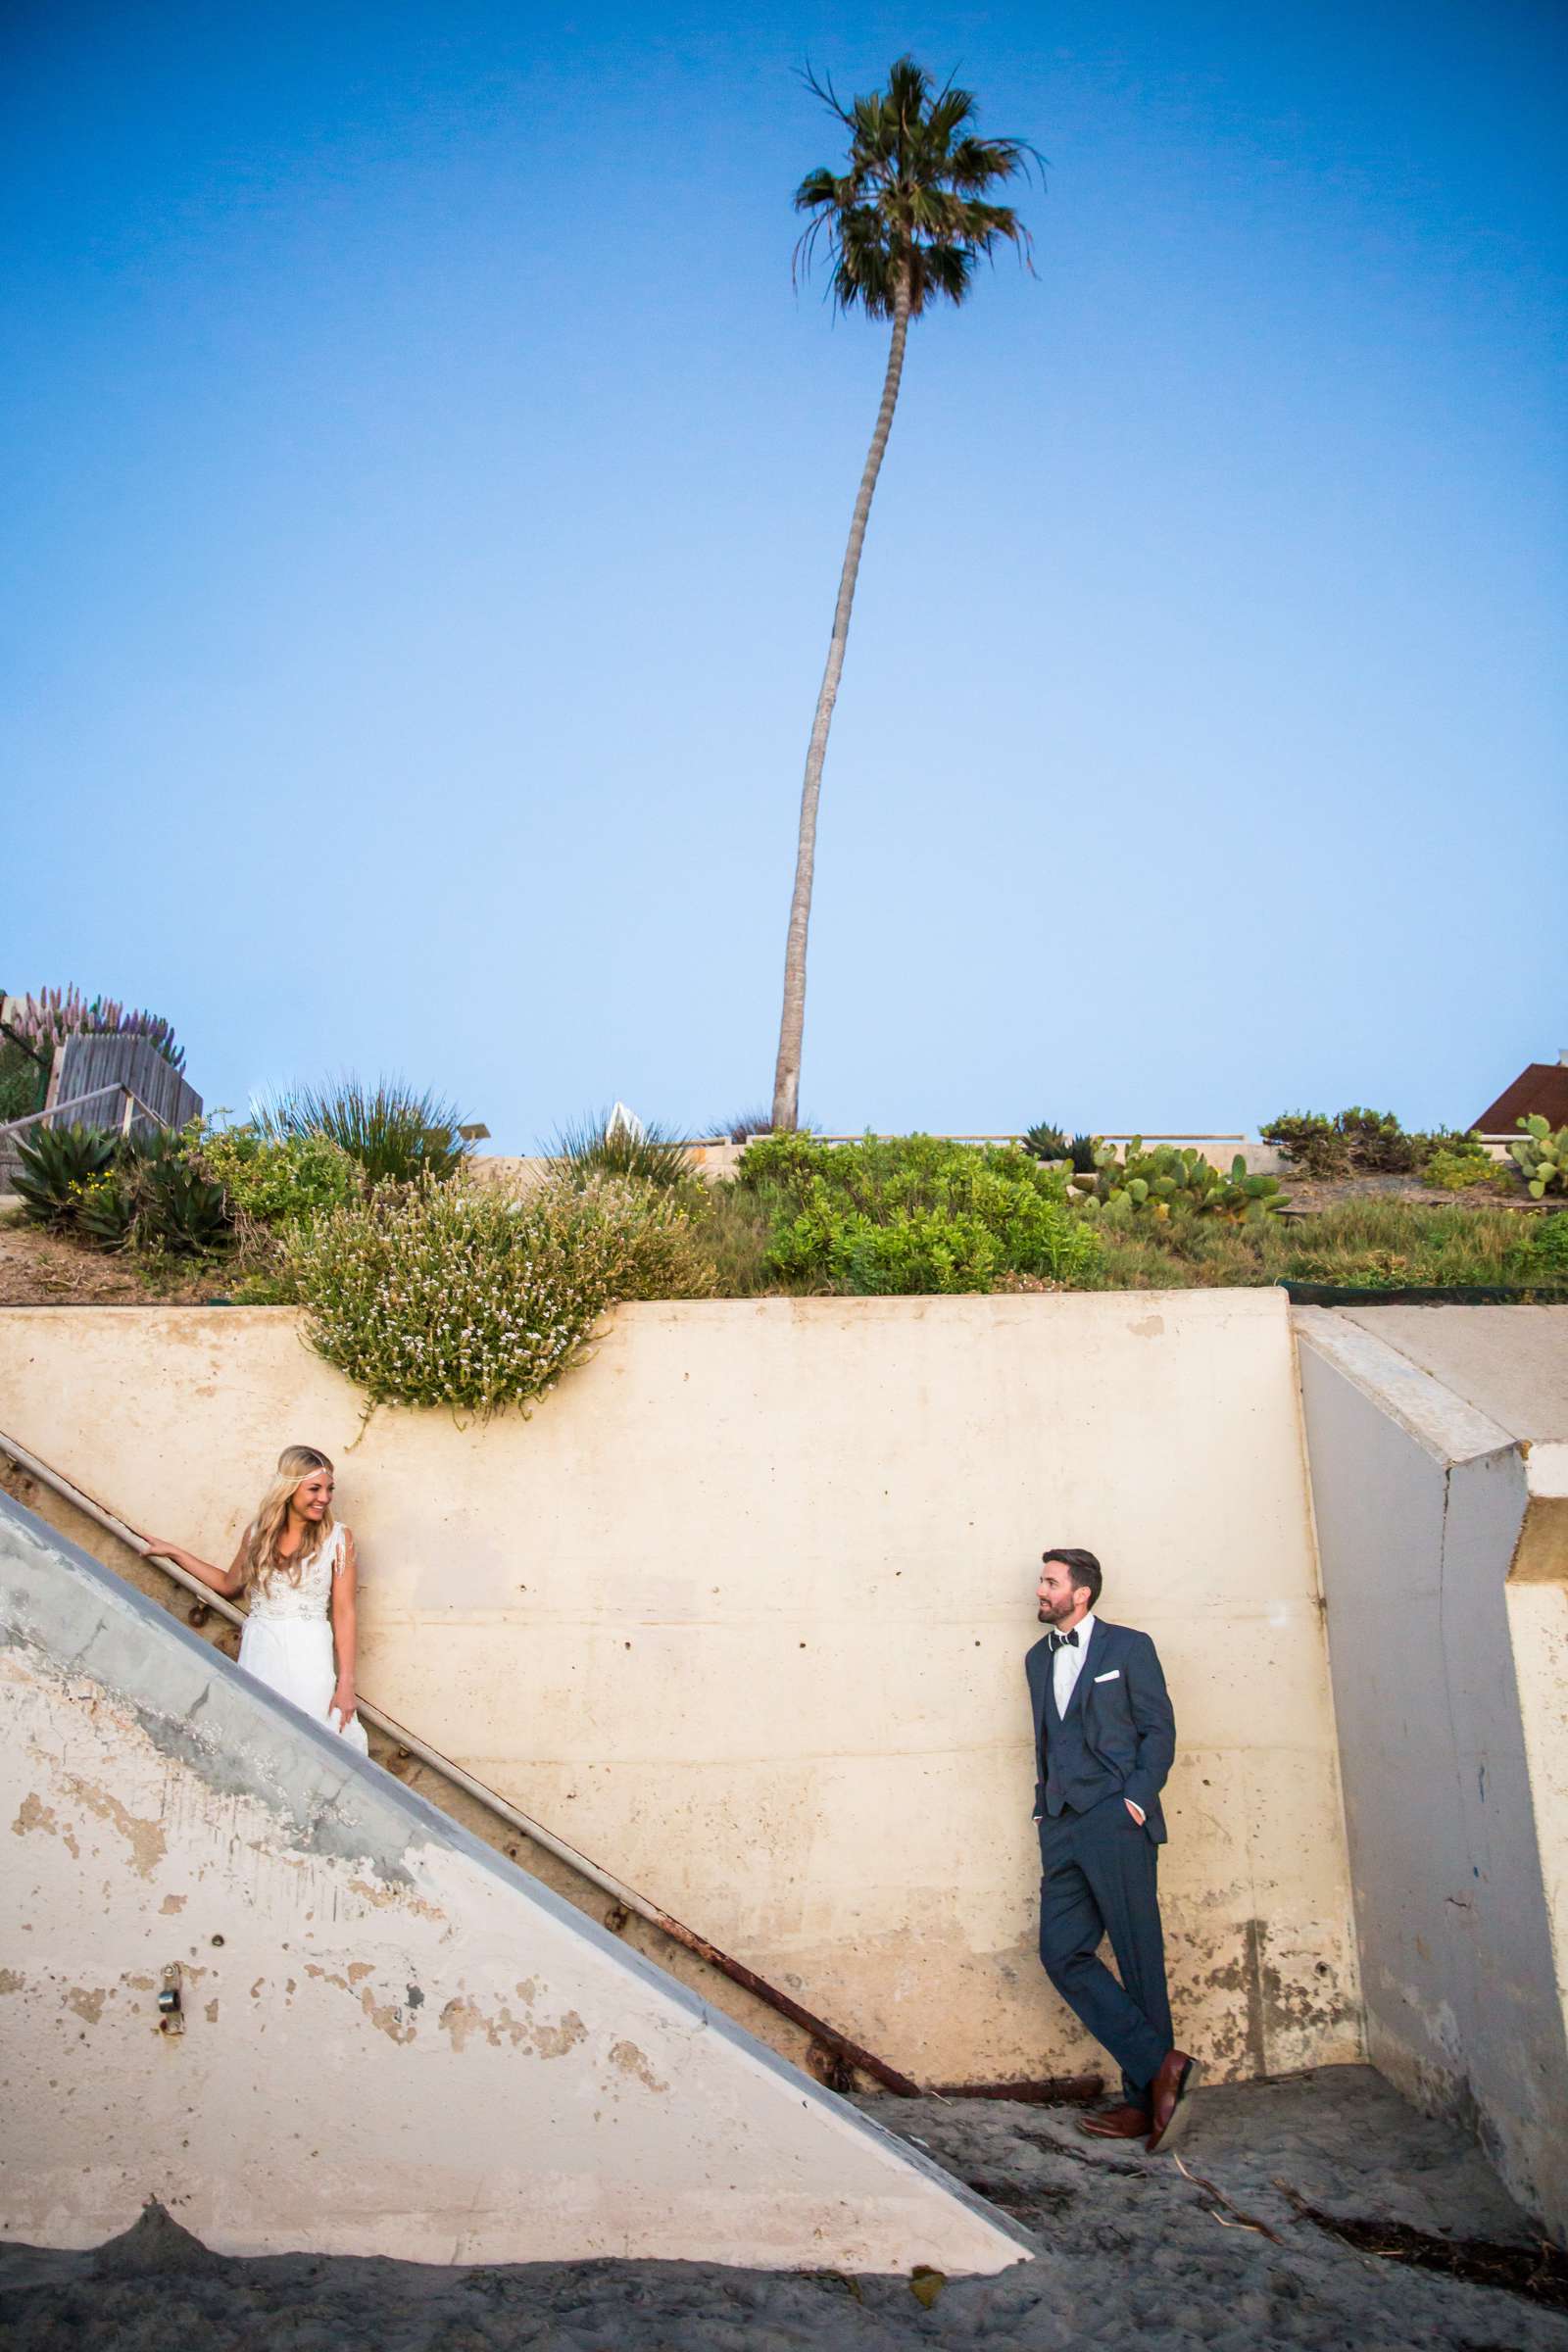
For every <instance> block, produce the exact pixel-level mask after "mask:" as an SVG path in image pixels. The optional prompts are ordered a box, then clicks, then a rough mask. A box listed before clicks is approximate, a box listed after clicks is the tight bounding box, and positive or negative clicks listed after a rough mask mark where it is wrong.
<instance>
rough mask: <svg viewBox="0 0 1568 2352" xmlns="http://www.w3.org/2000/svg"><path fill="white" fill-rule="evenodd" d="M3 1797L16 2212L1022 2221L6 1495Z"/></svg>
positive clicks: (990, 2234) (467, 2229)
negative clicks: (162, 2001) (173, 1990)
mask: <svg viewBox="0 0 1568 2352" xmlns="http://www.w3.org/2000/svg"><path fill="white" fill-rule="evenodd" d="M0 1820H3V1821H4V1822H5V1824H6V1825H7V1826H8V1828H9V1831H10V1832H11V1835H9V1836H8V1837H7V1838H6V1843H7V1846H8V1848H9V1849H10V1851H9V1853H8V1856H7V1861H6V1873H5V1881H6V1908H5V1920H4V1942H3V1948H0V2088H3V2097H4V2105H5V2110H6V2113H7V2116H8V2118H9V2128H8V2130H7V2131H6V2133H5V2135H4V2140H3V2143H0V2230H3V2231H4V2233H5V2234H8V2235H11V2236H15V2237H19V2238H23V2239H25V2240H27V2241H29V2242H32V2243H37V2244H46V2245H61V2246H85V2245H92V2244H95V2243H97V2242H99V2241H100V2240H101V2239H103V2238H105V2237H108V2236H111V2235H114V2234H116V2233H118V2232H119V2231H121V2230H123V2229H126V2228H128V2227H129V2225H130V2224H131V2223H132V2222H133V2221H134V2220H135V2218H136V2215H137V2213H138V2211H139V2210H140V2207H141V2205H142V2203H143V2201H144V2200H145V2199H146V2198H147V2197H149V2196H157V2197H158V2198H159V2199H160V2200H161V2201H162V2202H163V2203H164V2204H165V2205H166V2206H167V2207H168V2208H169V2209H170V2211H171V2212H172V2213H173V2214H174V2215H175V2216H176V2218H177V2219H178V2220H179V2221H180V2222H181V2223H182V2224H183V2225H184V2226H185V2227H186V2228H187V2229H193V2230H194V2231H196V2232H197V2234H198V2235H199V2236H200V2237H201V2238H202V2239H203V2240H204V2241H205V2242H206V2243H207V2244H208V2245H210V2246H213V2247H215V2248H217V2249H218V2250H220V2251H223V2252H228V2253H239V2254H252V2253H268V2252H276V2251H282V2250H285V2249H299V2250H304V2251H320V2252H326V2253H335V2252H346V2253H354V2254H387V2255H397V2256H400V2257H402V2258H404V2259H412V2260H417V2261H425V2262H466V2261H474V2262H519V2261H536V2260H587V2259H592V2258H597V2257H602V2256H648V2257H666V2258H676V2257H687V2258H692V2259H700V2260H709V2261H717V2262H733V2263H744V2264H748V2265H752V2264H756V2265H766V2266H777V2267H789V2268H793V2267H797V2266H809V2267H810V2268H812V2269H839V2270H849V2271H853V2270H877V2271H904V2270H907V2269H909V2268H911V2267H912V2266H913V2265H914V2264H916V2263H921V2262H925V2263H930V2264H932V2265H934V2266H935V2267H936V2268H938V2269H942V2270H951V2271H978V2272H992V2271H997V2270H1000V2269H1002V2268H1004V2267H1005V2266H1006V2265H1007V2264H1009V2263H1011V2262H1014V2261H1017V2260H1019V2259H1021V2258H1022V2256H1023V2255H1024V2254H1025V2253H1026V2252H1028V2251H1030V2250H1032V2249H1030V2248H1029V2246H1028V2243H1027V2241H1026V2240H1024V2239H1023V2238H1022V2237H1021V2236H1020V2234H1019V2233H1018V2232H1017V2231H1015V2230H1014V2229H1012V2228H1011V2226H1010V2225H1009V2224H1007V2223H1006V2222H1005V2221H1004V2220H1003V2219H1002V2218H1001V2217H1000V2216H998V2215H995V2214H993V2213H992V2212H991V2210H990V2209H989V2208H988V2207H984V2206H982V2205H981V2204H980V2203H979V2201H978V2200H977V2199H975V2198H973V2197H971V2196H969V2195H968V2193H967V2192H966V2191H964V2190H962V2189H960V2188H959V2187H957V2186H956V2183H954V2182H952V2181H951V2180H948V2179H947V2177H946V2176H945V2175H942V2174H939V2173H938V2172H937V2171H936V2170H935V2168H934V2167H932V2166H929V2165H926V2164H923V2163H922V2162H921V2160H920V2159H919V2158H918V2157H917V2156H915V2155H913V2154H912V2152H911V2151H910V2150H909V2149H908V2148H907V2147H905V2146H904V2145H903V2144H902V2143H901V2142H898V2141H896V2140H894V2139H892V2138H890V2137H889V2136H888V2135H887V2134H886V2133H884V2132H882V2131H878V2130H877V2129H876V2128H875V2127H874V2126H872V2125H870V2124H868V2123H866V2122H865V2121H864V2119H863V2118H861V2117H860V2116H858V2114H857V2113H856V2112H855V2111H854V2110H853V2109H852V2108H850V2107H848V2106H846V2105H845V2104H844V2102H842V2101H841V2100H838V2099H835V2098H834V2097H833V2096H832V2095H831V2094H830V2093H828V2092H825V2091H821V2090H819V2089H818V2088H817V2087H816V2085H815V2084H813V2083H811V2082H808V2081H807V2079H806V2078H805V2077H804V2076H802V2075H799V2074H797V2073H796V2072H795V2071H794V2070H793V2069H791V2068H788V2067H786V2066H784V2065H783V2064H781V2062H780V2061H778V2060H777V2059H775V2058H774V2057H773V2056H772V2055H771V2054H770V2053H769V2052H767V2051H765V2050H763V2049H762V2048H760V2045H759V2044H757V2043H755V2042H753V2041H751V2040H750V2039H749V2038H748V2037H747V2036H746V2035H745V2034H742V2033H740V2032H739V2030H738V2029H737V2028H735V2027H733V2026H732V2025H730V2024H729V2023H728V2021H727V2020H725V2019H723V2018H721V2017H719V2016H717V2015H716V2014H715V2013H713V2012H712V2011H711V2010H709V2009H707V2008H706V2007H705V2006H704V2005H703V2003H702V2002H700V2001H698V2000H697V1999H696V1998H695V1997H694V1996H693V1995H692V1994H690V1993H689V1992H686V1991H685V1990H684V1989H683V1988H682V1987H680V1986H679V1985H675V1984H673V1983H672V1982H671V1981H670V1980H669V1979H668V1978H665V1977H662V1975H660V1973H659V1972H658V1971H657V1970H654V1969H652V1968H650V1967H649V1966H648V1965H647V1963H646V1962H643V1961H640V1960H638V1959H636V1958H635V1957H634V1956H632V1955H631V1954H629V1953H627V1952H626V1951H625V1950H624V1948H623V1947H622V1946H621V1945H620V1944H619V1943H617V1942H616V1941H615V1939H614V1938H613V1936H608V1935H606V1934H605V1933H604V1932H603V1931H602V1930H600V1929H598V1928H597V1927H595V1926H593V1925H591V1924H590V1923H588V1922H585V1921H584V1920H583V1919H582V1918H581V1917H580V1916H579V1915H578V1914H577V1913H576V1912H574V1911H572V1910H570V1909H569V1908H568V1907H567V1906H566V1905H565V1904H564V1903H563V1902H561V1901H560V1900H559V1899H558V1898H557V1897H555V1896H553V1895H552V1894H550V1893H548V1892H547V1891H546V1890H545V1889H543V1888H541V1887H539V1886H538V1885H537V1884H536V1883H535V1882H534V1881H532V1880H529V1879H526V1878H524V1877H523V1876H522V1874H521V1873H520V1872H518V1871H516V1870H515V1869H514V1868H512V1867H511V1866H510V1865H509V1864H508V1863H506V1862H505V1861H503V1860H501V1859H500V1858H498V1857H497V1856H496V1855H495V1854H494V1853H492V1852H491V1851H490V1850H489V1848H488V1847H485V1846H482V1845H480V1844H478V1842H477V1841H476V1840H474V1839H472V1838H468V1837H467V1836H466V1834H465V1833H464V1832H463V1831H462V1830H459V1829H457V1828H455V1827H454V1825H453V1824H452V1823H451V1822H449V1821H448V1820H446V1818H445V1817H444V1816H442V1815H440V1814H438V1813H435V1812H433V1811H432V1810H431V1809H430V1808H429V1807H428V1806H426V1805H424V1804H423V1803H422V1802H421V1801H420V1800H419V1799H418V1798H417V1797H416V1796H413V1795H411V1794H410V1793H409V1792H408V1791H407V1790H405V1789H402V1788H400V1787H399V1786H398V1784H397V1783H396V1782H395V1781H393V1780H392V1779H390V1777H389V1776H388V1775H386V1774H385V1773H382V1772H380V1771H379V1770H378V1769H377V1768H376V1767H375V1766H374V1765H371V1764H368V1763H366V1762H363V1761H361V1760H360V1759H359V1758H357V1757H354V1756H352V1755H349V1754H346V1753H345V1752H344V1750H343V1748H342V1745H341V1743H340V1742H339V1741H338V1740H336V1739H335V1738H334V1737H333V1736H332V1735H330V1734H328V1733H326V1732H324V1731H322V1730H321V1729H319V1727H317V1726H316V1725H314V1724H312V1723H310V1722H308V1721H307V1720H306V1719H305V1718H304V1717H303V1716H301V1715H299V1714H297V1713H296V1712H295V1710H294V1709H293V1708H291V1707H287V1706H285V1705H283V1704H282V1703H281V1702H279V1701H277V1700H275V1699H273V1698H272V1697H271V1696H270V1693H268V1692H266V1691H263V1690H262V1688H261V1687H260V1686H259V1685H258V1684H256V1683H253V1682H252V1681H251V1680H250V1679H249V1678H248V1677H247V1676H245V1675H242V1674H241V1673H240V1672H239V1671H238V1669H237V1668H235V1667H232V1666H230V1665H229V1664H228V1663H227V1662H226V1661H225V1660H223V1659H221V1658H220V1657H218V1656H217V1655H216V1654H215V1653H214V1652H213V1651H212V1650H211V1649H210V1648H209V1647H207V1646H206V1645H205V1644H204V1643H202V1642H198V1641H196V1640H195V1639H194V1637H192V1636H191V1635H189V1634H187V1633H186V1632H184V1630H183V1629H181V1628H179V1627H177V1626H175V1625H173V1624H172V1622H171V1620H170V1619H169V1618H168V1617H166V1616H165V1615H163V1614H162V1613H161V1612H160V1611H158V1610H157V1609H156V1608H155V1607H154V1605H153V1604H152V1603H151V1602H149V1601H147V1600H144V1599H143V1598H142V1597H141V1596H140V1595H139V1594H137V1593H132V1592H130V1591H129V1590H128V1588H126V1587H125V1586H123V1585H122V1584H119V1583H118V1582H117V1581H116V1580H115V1579H114V1578H112V1577H111V1576H109V1575H108V1574H106V1572H105V1571H104V1570H102V1569H100V1568H99V1567H98V1566H97V1565H96V1564H95V1563H93V1562H91V1561H89V1560H88V1559H87V1558H86V1557H85V1555H84V1554H82V1553H79V1552H75V1551H74V1550H73V1547H72V1546H70V1545H68V1544H65V1543H64V1542H63V1540H62V1539H61V1538H60V1537H58V1536H56V1535H55V1534H54V1533H53V1532H52V1531H50V1530H48V1529H45V1528H44V1527H43V1526H42V1524H41V1522H38V1521H35V1520H32V1519H30V1517H29V1516H28V1514H26V1513H25V1512H24V1511H22V1510H20V1509H19V1507H18V1506H17V1505H16V1504H15V1503H13V1502H11V1501H10V1500H9V1498H5V1497H0ZM171 1970H172V1971H173V1972H175V1973H174V1975H173V1976H172V1977H171V1976H170V1975H169V1972H170V1971H171ZM170 1982H172V1983H174V1984H176V1985H177V1987H178V1989H179V1992H180V1995H181V1998H182V2002H183V2010H182V2015H183V2019H184V2031H183V2033H182V2034H172V2033H169V2032H168V2031H161V2030H160V2026H161V2021H160V2018H159V2014H158V2009H157V2002H158V1996H159V1992H160V1989H161V1988H162V1987H163V1986H164V1985H165V1984H166V1983H170ZM24 2119H25V2121H24ZM176 2332H177V2330H176Z"/></svg>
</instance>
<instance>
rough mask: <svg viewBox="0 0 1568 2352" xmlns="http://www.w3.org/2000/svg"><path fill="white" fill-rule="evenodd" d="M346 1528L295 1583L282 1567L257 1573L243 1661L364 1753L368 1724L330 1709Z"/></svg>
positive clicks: (242, 1641)
mask: <svg viewBox="0 0 1568 2352" xmlns="http://www.w3.org/2000/svg"><path fill="white" fill-rule="evenodd" d="M347 1533H348V1531H347V1529H346V1528H343V1527H335V1528H334V1529H333V1530H332V1537H331V1541H330V1543H327V1544H322V1546H321V1548H320V1550H319V1552H318V1553H317V1555H316V1557H315V1559H314V1560H311V1561H309V1562H308V1563H307V1565H306V1566H305V1567H303V1568H302V1569H301V1570H300V1580H299V1583H298V1584H297V1585H296V1584H292V1583H290V1581H289V1578H288V1576H287V1575H286V1574H285V1573H284V1571H283V1570H282V1569H275V1570H274V1571H273V1573H272V1574H271V1575H270V1576H269V1577H265V1578H258V1579H257V1582H256V1583H255V1584H254V1585H253V1586H252V1587H251V1609H250V1615H249V1616H248V1617H247V1618H246V1620H245V1631H244V1632H243V1633H242V1634H241V1636H240V1641H239V1662H240V1664H241V1666H243V1667H244V1669H245V1672H246V1673H247V1674H253V1675H255V1677H256V1680H257V1681H258V1682H259V1683H265V1684H266V1685H267V1687H268V1689H269V1690H270V1691H276V1692H277V1694H278V1696H279V1697H280V1698H287V1699H291V1700H292V1701H293V1703H294V1705H295V1706H297V1707H299V1708H301V1709H303V1711H304V1712H305V1713H306V1714H307V1715H314V1716H315V1717H316V1719H317V1721H318V1722H319V1723H324V1724H325V1725H326V1727H327V1729H328V1730H329V1731H333V1732H337V1733H339V1734H340V1736H341V1737H342V1738H343V1739H345V1740H347V1741H348V1743H349V1745H350V1747H354V1748H358V1750H359V1752H360V1754H361V1755H362V1756H368V1754H369V1752H370V1743H369V1741H368V1740H367V1738H366V1736H365V1726H364V1725H363V1724H362V1723H361V1721H360V1719H359V1716H358V1715H357V1714H356V1715H351V1716H350V1717H349V1719H348V1722H347V1723H346V1724H340V1723H339V1722H338V1719H337V1717H336V1716H335V1715H332V1714H329V1713H328V1709H329V1708H330V1706H331V1704H332V1693H333V1691H335V1690H336V1689H337V1666H336V1663H335V1660H334V1658H333V1654H332V1620H331V1616H330V1613H329V1612H330V1606H331V1599H332V1579H333V1577H334V1576H335V1575H336V1573H337V1569H338V1563H339V1562H340V1560H341V1559H342V1556H343V1539H344V1537H345V1536H346V1534H347Z"/></svg>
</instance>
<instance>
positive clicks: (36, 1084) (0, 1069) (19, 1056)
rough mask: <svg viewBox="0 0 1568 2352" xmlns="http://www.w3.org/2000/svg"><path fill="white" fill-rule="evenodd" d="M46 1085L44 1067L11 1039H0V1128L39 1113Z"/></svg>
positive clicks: (47, 1077)
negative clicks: (10, 1121)
mask: <svg viewBox="0 0 1568 2352" xmlns="http://www.w3.org/2000/svg"><path fill="white" fill-rule="evenodd" d="M48 1086H49V1069H48V1064H47V1063H46V1062H42V1061H39V1060H37V1059H36V1058H35V1056H34V1055H33V1054H29V1053H28V1052H27V1050H26V1048H25V1046H20V1045H18V1044H17V1043H16V1042H15V1040H14V1039H12V1038H9V1037H4V1036H0V1126H4V1125H5V1124H6V1123H7V1121H9V1120H11V1119H28V1118H31V1116H32V1114H33V1112H34V1111H35V1110H42V1108H43V1099H44V1095H45V1094H46V1092H47V1091H48Z"/></svg>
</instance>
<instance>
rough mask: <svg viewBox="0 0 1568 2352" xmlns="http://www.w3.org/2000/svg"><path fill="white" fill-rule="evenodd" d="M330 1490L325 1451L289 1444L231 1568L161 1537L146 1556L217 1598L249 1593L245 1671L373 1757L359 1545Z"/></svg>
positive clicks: (242, 1652) (329, 1468) (241, 1650)
mask: <svg viewBox="0 0 1568 2352" xmlns="http://www.w3.org/2000/svg"><path fill="white" fill-rule="evenodd" d="M334 1483H335V1474H334V1472H333V1469H332V1465H331V1463H330V1461H329V1460H328V1459H327V1457H326V1455H325V1454H324V1453H318V1451H317V1449H316V1447H315V1446H284V1448H283V1450H282V1452H281V1453H280V1454H279V1455H278V1457H277V1475H276V1477H275V1478H274V1479H273V1481H272V1483H271V1485H270V1487H269V1488H268V1490H267V1493H266V1494H265V1495H263V1497H262V1500H261V1503H260V1505H259V1507H258V1509H257V1513H256V1516H255V1518H254V1519H253V1520H252V1521H251V1523H250V1525H249V1527H248V1528H247V1529H246V1530H245V1533H244V1535H243V1536H242V1537H241V1538H240V1543H239V1549H238V1550H237V1551H236V1552H235V1554H234V1557H233V1560H232V1562H231V1564H230V1565H229V1567H228V1568H226V1569H223V1568H215V1567H214V1566H213V1564H212V1562H211V1561H210V1560H199V1559H198V1558H197V1557H196V1555H195V1553H194V1552H191V1551H184V1550H182V1549H181V1547H180V1546H179V1544H170V1543H167V1542H166V1541H165V1540H164V1538H163V1537H162V1536H155V1537H154V1538H152V1539H151V1541H150V1542H149V1543H148V1544H147V1545H146V1547H145V1553H144V1556H145V1557H146V1558H148V1559H166V1560H173V1561H175V1562H176V1563H177V1565H178V1566H179V1567H181V1568H183V1569H185V1570H187V1571H188V1573H189V1574H190V1575H191V1576H196V1577H200V1579H201V1581H202V1583H203V1584H204V1585H211V1587H212V1589H213V1591H214V1592H215V1593H225V1594H227V1595H229V1596H230V1597H232V1596H233V1595H234V1594H235V1593H249V1594H250V1614H249V1616H248V1617H247V1618H246V1620H245V1631H244V1633H243V1634H242V1635H241V1637H240V1644H239V1662H240V1664H241V1666H242V1667H243V1668H244V1670H245V1672H246V1673H247V1674H253V1675H254V1676H255V1677H256V1679H257V1681H258V1682H262V1683H266V1684H267V1686H268V1688H269V1689H270V1690H272V1691H277V1693H278V1694H279V1696H280V1697H283V1698H286V1699H290V1700H292V1702H293V1704H294V1705H295V1706H296V1707H299V1708H301V1709H303V1711H304V1712H305V1713H306V1714H307V1715H314V1716H315V1717H316V1718H317V1720H318V1721H319V1722H322V1723H327V1724H330V1725H331V1728H332V1729H333V1730H334V1731H335V1732H338V1733H340V1734H341V1736H342V1737H343V1738H344V1739H345V1740H348V1742H349V1744H350V1746H352V1747H356V1748H358V1749H359V1751H360V1753H361V1754H362V1755H368V1753H369V1742H368V1740H367V1739H366V1736H365V1727H364V1726H363V1724H362V1723H361V1722H360V1720H359V1718H358V1716H357V1715H356V1714H355V1712H354V1705H355V1699H354V1662H355V1660H354V1647H355V1585H356V1578H357V1574H358V1570H357V1565H356V1560H355V1553H354V1538H353V1535H352V1534H351V1533H350V1531H349V1529H348V1528H346V1527H344V1526H343V1525H342V1524H341V1523H340V1522H339V1521H338V1520H335V1519H334V1518H333V1516H332V1489H333V1485H334ZM334 1653H335V1656H334Z"/></svg>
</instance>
